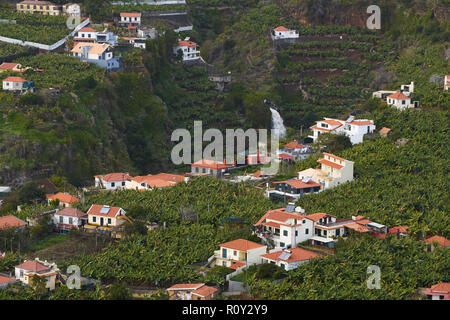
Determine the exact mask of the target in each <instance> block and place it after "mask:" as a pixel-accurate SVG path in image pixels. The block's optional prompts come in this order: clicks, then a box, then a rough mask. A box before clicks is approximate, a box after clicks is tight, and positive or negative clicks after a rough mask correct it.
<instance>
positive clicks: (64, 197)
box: [45, 192, 80, 208]
mask: <svg viewBox="0 0 450 320" xmlns="http://www.w3.org/2000/svg"><path fill="white" fill-rule="evenodd" d="M45 198H46V200H47V202H48V204H50V203H51V202H52V201H55V200H58V201H59V205H60V206H61V207H63V208H68V207H70V206H71V205H72V204H74V203H76V202H78V201H80V199H78V198H77V197H74V196H72V195H70V194H68V193H63V192H58V193H56V194H53V193H49V194H46V195H45Z"/></svg>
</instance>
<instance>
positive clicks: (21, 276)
mask: <svg viewBox="0 0 450 320" xmlns="http://www.w3.org/2000/svg"><path fill="white" fill-rule="evenodd" d="M14 268H15V276H16V279H18V280H20V281H21V282H22V283H23V284H26V285H33V283H32V279H33V277H34V276H38V277H41V278H42V277H44V278H45V279H46V280H47V281H46V284H45V287H46V288H47V290H55V285H56V276H57V275H58V273H59V269H58V267H57V265H56V264H54V263H48V262H47V261H40V260H39V259H37V258H36V259H35V260H25V261H24V263H22V264H20V265H17V266H15V267H14Z"/></svg>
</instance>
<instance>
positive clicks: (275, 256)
mask: <svg viewBox="0 0 450 320" xmlns="http://www.w3.org/2000/svg"><path fill="white" fill-rule="evenodd" d="M285 251H286V250H285ZM288 251H290V252H291V256H290V257H289V258H288V259H287V260H285V259H280V255H281V254H282V253H283V250H281V251H276V252H272V253H267V254H262V255H261V257H263V258H266V259H269V260H275V261H286V262H295V261H303V260H309V259H314V258H317V257H320V255H319V254H317V253H315V252H312V251H308V250H305V249H302V248H293V249H289V250H288Z"/></svg>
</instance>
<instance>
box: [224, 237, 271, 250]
mask: <svg viewBox="0 0 450 320" xmlns="http://www.w3.org/2000/svg"><path fill="white" fill-rule="evenodd" d="M219 247H224V248H228V249H233V250H239V251H247V250H252V249H256V248H262V247H265V246H264V245H263V244H259V243H256V242H253V241H248V240H244V239H236V240H233V241H229V242H225V243H222V244H219Z"/></svg>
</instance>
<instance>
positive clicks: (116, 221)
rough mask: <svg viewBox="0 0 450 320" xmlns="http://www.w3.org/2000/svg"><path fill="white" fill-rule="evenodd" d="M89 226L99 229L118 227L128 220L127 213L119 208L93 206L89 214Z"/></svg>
mask: <svg viewBox="0 0 450 320" xmlns="http://www.w3.org/2000/svg"><path fill="white" fill-rule="evenodd" d="M87 215H88V224H89V225H91V226H98V227H118V226H120V225H122V224H123V223H124V222H125V221H126V220H127V219H126V218H125V216H126V211H125V210H123V209H122V208H119V207H110V206H107V205H98V204H93V205H91V207H90V208H89V210H88V212H87Z"/></svg>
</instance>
